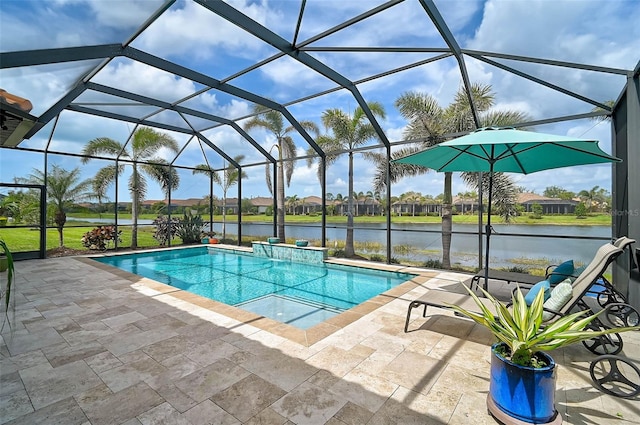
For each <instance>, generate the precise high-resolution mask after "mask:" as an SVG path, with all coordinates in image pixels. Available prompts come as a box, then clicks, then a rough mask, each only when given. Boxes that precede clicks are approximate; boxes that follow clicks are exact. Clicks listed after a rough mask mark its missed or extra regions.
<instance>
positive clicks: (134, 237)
mask: <svg viewBox="0 0 640 425" xmlns="http://www.w3.org/2000/svg"><path fill="white" fill-rule="evenodd" d="M131 178H132V179H133V187H132V188H131V249H136V248H138V204H139V201H140V195H139V193H138V169H137V168H136V165H135V164H133V176H131ZM170 208H171V206H170V205H167V212H169V213H170V212H171V210H170ZM169 228H170V227H169ZM169 231H170V230H169ZM168 238H169V239H171V234H169V235H168Z"/></svg>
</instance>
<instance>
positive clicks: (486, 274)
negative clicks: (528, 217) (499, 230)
mask: <svg viewBox="0 0 640 425" xmlns="http://www.w3.org/2000/svg"><path fill="white" fill-rule="evenodd" d="M489 167H490V168H489V199H488V201H487V226H486V233H487V246H486V251H485V256H484V285H483V286H484V290H485V291H486V290H487V288H489V241H490V239H491V196H492V194H493V193H492V192H493V162H491V164H490V166H489Z"/></svg>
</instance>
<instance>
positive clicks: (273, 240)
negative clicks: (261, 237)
mask: <svg viewBox="0 0 640 425" xmlns="http://www.w3.org/2000/svg"><path fill="white" fill-rule="evenodd" d="M267 242H269V243H270V244H274V243H280V239H278V238H268V239H267Z"/></svg>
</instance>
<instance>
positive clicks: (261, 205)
mask: <svg viewBox="0 0 640 425" xmlns="http://www.w3.org/2000/svg"><path fill="white" fill-rule="evenodd" d="M236 203H237V202H236ZM251 205H253V206H254V207H257V208H258V214H264V213H265V212H266V211H267V208H269V207H272V206H273V198H267V197H266V196H258V197H257V198H251Z"/></svg>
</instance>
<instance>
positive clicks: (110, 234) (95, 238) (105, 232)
mask: <svg viewBox="0 0 640 425" xmlns="http://www.w3.org/2000/svg"><path fill="white" fill-rule="evenodd" d="M121 234H122V230H118V231H117V232H116V226H98V227H96V228H95V229H93V230H91V231H89V232H87V233H85V234H84V235H83V236H82V238H81V239H80V241H81V242H82V245H83V246H84V247H86V248H89V249H95V250H100V251H104V250H106V249H107V245H109V244H111V243H112V242H114V243H115V241H116V240H117V241H118V242H122V239H121V238H120V235H121Z"/></svg>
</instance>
